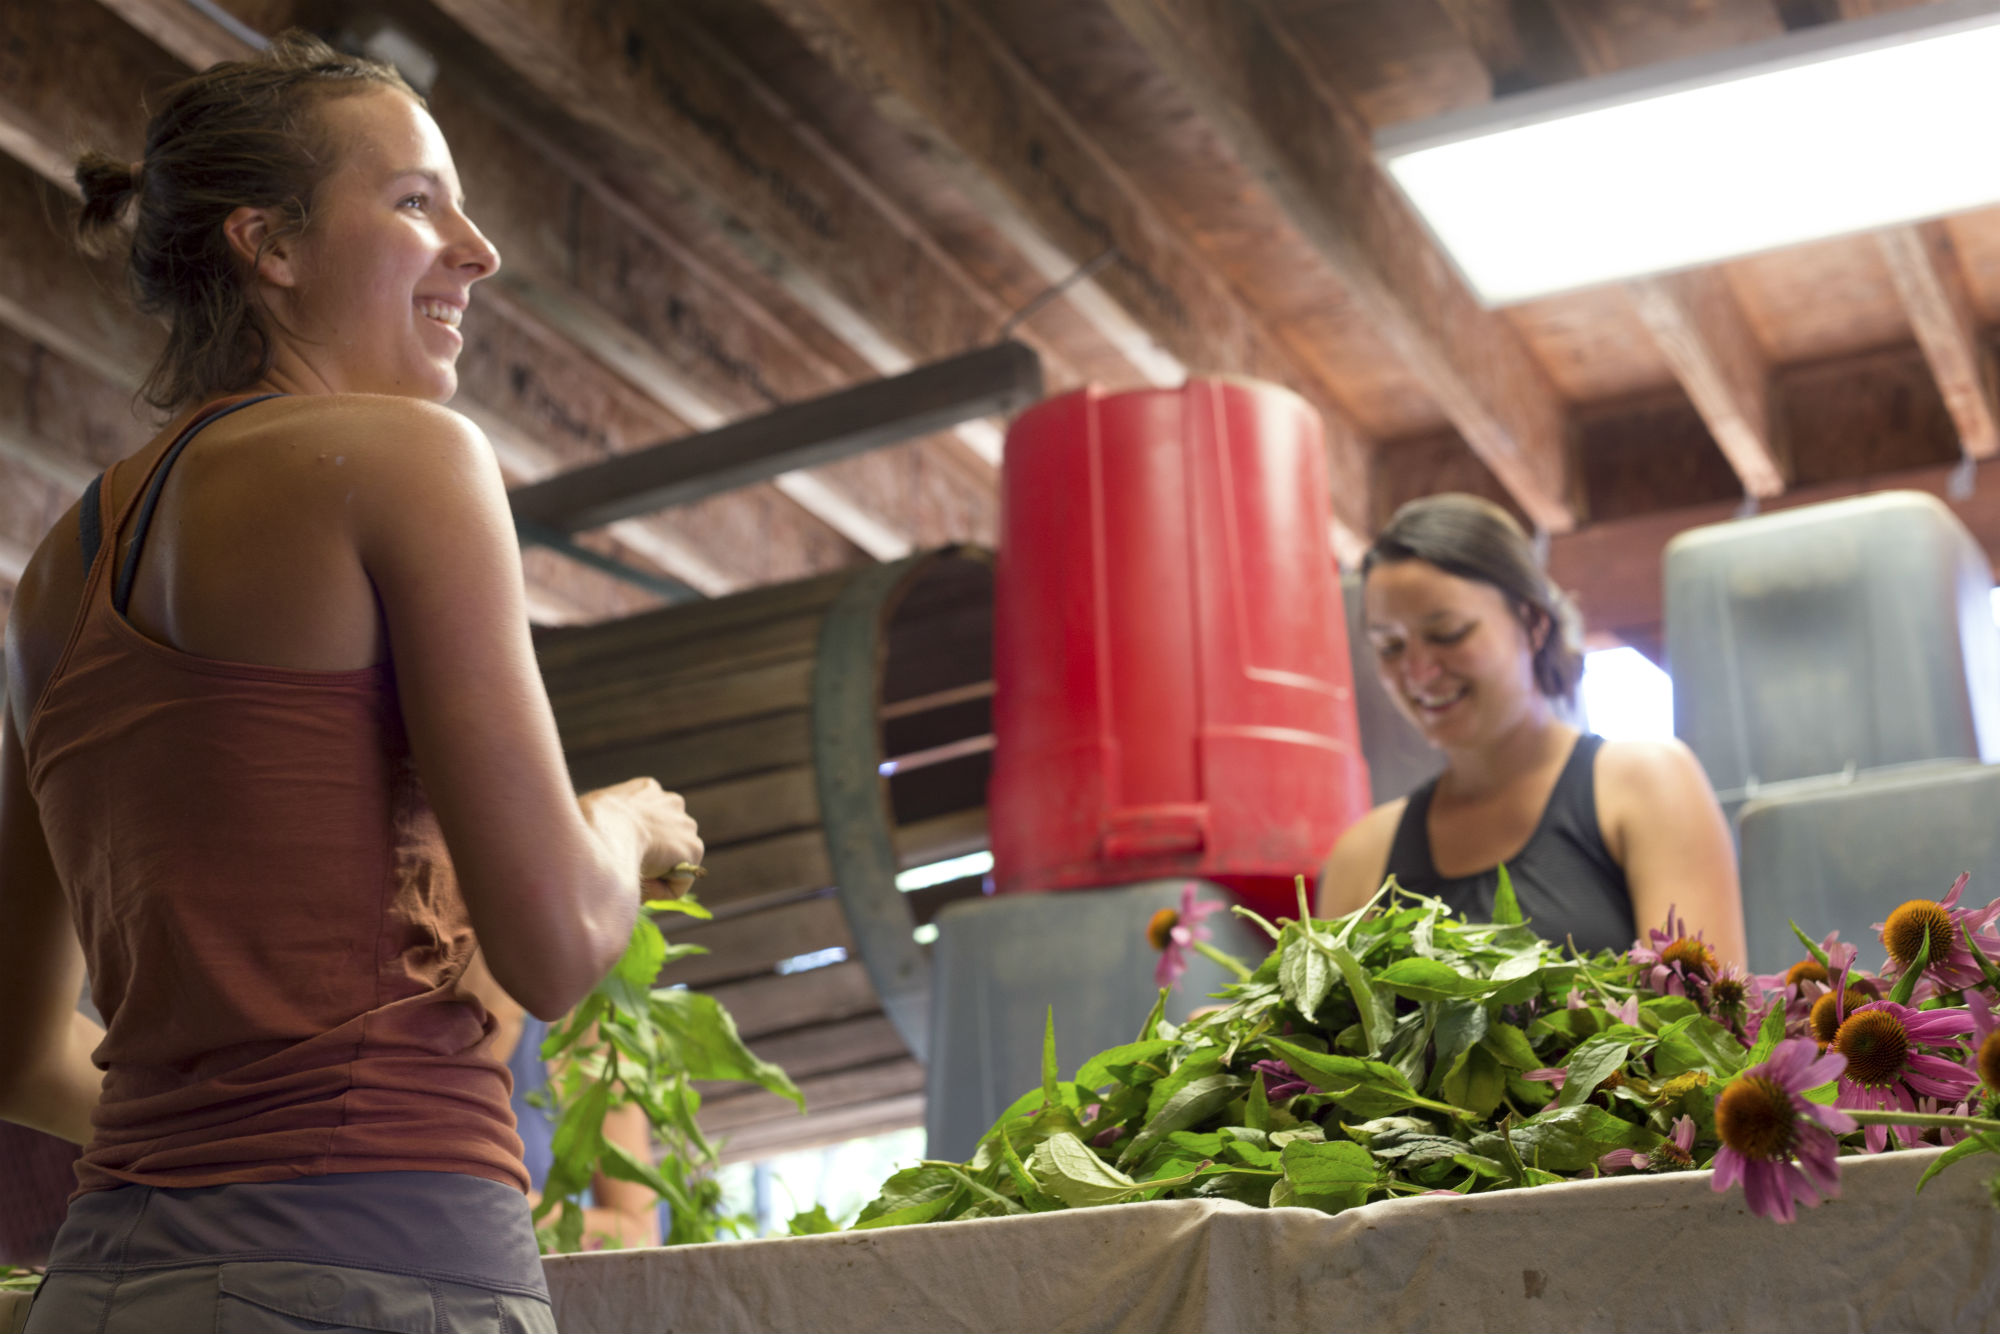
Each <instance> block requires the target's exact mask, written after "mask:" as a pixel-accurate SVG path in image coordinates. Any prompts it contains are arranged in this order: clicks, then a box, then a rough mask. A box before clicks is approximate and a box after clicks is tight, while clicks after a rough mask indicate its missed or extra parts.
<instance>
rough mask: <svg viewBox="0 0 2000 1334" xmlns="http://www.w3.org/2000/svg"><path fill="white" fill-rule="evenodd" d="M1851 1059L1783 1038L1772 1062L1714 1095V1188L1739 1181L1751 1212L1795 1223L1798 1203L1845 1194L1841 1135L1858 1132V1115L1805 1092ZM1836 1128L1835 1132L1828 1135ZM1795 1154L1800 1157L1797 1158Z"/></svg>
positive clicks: (1815, 1202)
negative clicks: (1838, 1137) (1840, 1161)
mask: <svg viewBox="0 0 2000 1334" xmlns="http://www.w3.org/2000/svg"><path fill="white" fill-rule="evenodd" d="M1846 1064H1847V1061H1846V1058H1845V1057H1842V1056H1839V1055H1832V1054H1829V1055H1826V1056H1821V1057H1819V1058H1818V1059H1817V1060H1815V1059H1814V1050H1813V1044H1812V1043H1811V1042H1808V1041H1806V1040H1805V1039H1803V1038H1793V1039H1790V1040H1788V1041H1785V1042H1780V1043H1779V1044H1778V1046H1777V1049H1776V1050H1774V1051H1773V1052H1772V1053H1771V1059H1770V1060H1768V1061H1765V1062H1764V1063H1763V1064H1762V1065H1756V1066H1752V1067H1751V1068H1750V1069H1748V1070H1745V1071H1744V1072H1743V1073H1742V1074H1740V1075H1738V1076H1737V1077H1736V1078H1735V1079H1733V1080H1731V1081H1730V1082H1729V1085H1728V1087H1726V1088H1724V1089H1723V1090H1722V1093H1721V1094H1720V1095H1719V1096H1718V1097H1717V1098H1716V1100H1715V1133H1716V1136H1717V1138H1719V1139H1720V1140H1721V1141H1722V1148H1721V1149H1720V1150H1718V1151H1717V1153H1716V1155H1715V1189H1717V1190H1727V1189H1729V1188H1730V1187H1731V1186H1733V1185H1735V1184H1736V1183H1737V1182H1738V1181H1741V1182H1742V1183H1743V1196H1744V1199H1745V1200H1747V1201H1748V1202H1749V1205H1750V1212H1752V1213H1754V1214H1758V1215H1761V1216H1762V1217H1765V1218H1775V1219H1777V1220H1778V1221H1779V1222H1781V1223H1789V1222H1791V1221H1792V1218H1793V1216H1794V1214H1793V1208H1792V1206H1793V1205H1794V1204H1795V1203H1796V1204H1803V1205H1804V1206H1806V1207H1807V1208H1808V1209H1810V1208H1812V1207H1813V1206H1814V1205H1816V1204H1818V1203H1819V1202H1820V1200H1821V1199H1829V1200H1830V1199H1833V1198H1834V1197H1836V1196H1837V1195H1839V1194H1840V1167H1839V1164H1838V1162H1837V1159H1838V1157H1839V1154H1840V1146H1839V1145H1838V1144H1837V1143H1835V1141H1834V1136H1835V1135H1844V1134H1846V1133H1847V1132H1848V1131H1850V1130H1852V1129H1854V1119H1853V1118H1852V1117H1850V1116H1848V1115H1847V1113H1845V1112H1843V1111H1840V1110H1838V1109H1836V1108H1833V1107H1821V1106H1819V1105H1818V1104H1817V1103H1811V1102H1807V1101H1806V1100H1805V1098H1804V1097H1802V1096H1801V1095H1802V1094H1803V1093H1804V1092H1805V1091H1806V1090H1807V1089H1813V1088H1818V1087H1819V1086H1820V1085H1821V1084H1824V1083H1826V1082H1827V1081H1828V1080H1829V1079H1833V1078H1835V1077H1836V1076H1838V1075H1839V1074H1840V1072H1841V1071H1842V1069H1844V1068H1845V1067H1846ZM1829 1132H1831V1133H1829ZM1794 1158H1796V1159H1797V1160H1798V1161H1797V1162H1794V1161H1793V1159H1794Z"/></svg>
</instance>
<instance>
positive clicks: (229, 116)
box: [76, 31, 423, 411]
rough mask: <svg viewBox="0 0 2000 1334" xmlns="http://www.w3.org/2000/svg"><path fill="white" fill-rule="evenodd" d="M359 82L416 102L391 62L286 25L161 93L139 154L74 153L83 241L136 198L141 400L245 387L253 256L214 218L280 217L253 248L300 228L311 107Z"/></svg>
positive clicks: (99, 236)
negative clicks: (144, 334)
mask: <svg viewBox="0 0 2000 1334" xmlns="http://www.w3.org/2000/svg"><path fill="white" fill-rule="evenodd" d="M371 88H393V89H396V90H397V91H399V92H402V93H405V94H407V95H408V96H410V97H412V98H415V99H416V101H417V102H418V104H419V105H422V104H423V99H422V98H421V97H418V96H417V94H416V93H415V92H414V91H413V90H412V89H411V88H410V85H409V84H408V83H406V82H404V80H403V77H402V76H401V75H399V74H398V73H396V71H395V70H394V69H393V68H391V67H390V66H388V65H382V64H378V63H376V62H375V61H372V60H364V59H361V58H359V57H356V56H349V55H343V54H342V53H341V52H339V51H336V50H334V49H333V48H332V47H331V46H328V45H327V44H326V43H325V42H322V41H321V40H319V39H318V38H317V37H313V36H311V35H309V34H306V33H302V32H296V31H294V32H287V33H284V34H283V35H281V36H279V37H278V38H277V39H276V40H275V41H273V42H272V43H271V45H270V46H269V47H267V48H266V49H265V50H263V51H262V52H260V53H258V54H257V55H255V56H253V57H251V58H250V59H248V60H230V61H224V62H222V63H221V64H218V65H211V66H210V67H209V68H208V69H206V70H204V71H202V72H201V73H200V74H197V75H195V76H194V77H193V78H190V79H185V80H183V81H182V82H180V83H179V84H176V85H175V86H174V87H173V88H171V89H170V90H168V92H167V98H166V103H165V105H163V106H162V107H161V108H160V110H159V112H158V113H157V114H155V115H154V116H153V118H152V119H151V120H150V121H149V122H148V123H147V125H146V154H145V157H144V158H142V159H141V160H140V161H138V162H121V161H119V160H118V159H116V158H114V157H111V156H110V155H109V154H106V153H100V152H89V153H85V154H84V155H83V156H82V157H80V158H79V159H77V164H76V183H77V185H78V186H79V187H80V188H81V189H82V191H83V212H82V214H81V216H79V218H78V219H77V239H78V242H79V243H80V244H81V245H82V246H83V248H84V249H85V250H86V251H88V252H90V253H92V254H102V253H104V252H106V251H108V250H110V249H112V248H113V246H114V244H115V242H116V240H117V237H118V233H119V228H120V223H121V221H122V219H123V218H124V216H125V214H126V211H127V210H128V209H131V208H133V207H134V206H135V205H136V208H135V209H134V213H135V216H134V219H133V227H132V238H131V246H130V250H129V252H128V256H127V260H126V278H127V281H128V282H129V283H130V285H131V288H132V295H133V299H134V300H135V301H136V302H137V304H138V307H139V309H140V310H142V311H144V312H145V313H146V314H149V315H157V316H161V317H163V318H164V319H165V320H166V323H167V327H168V334H167V345H166V347H165V348H164V349H163V350H162V351H161V353H160V357H159V360H158V361H156V362H154V363H153V368H152V370H151V371H150V372H149V373H148V374H147V376H146V381H145V384H144V385H143V386H142V387H141V390H140V392H141V393H142V394H143V395H144V396H145V398H146V401H147V402H149V403H151V404H153V405H154V406H155V407H158V408H162V409H165V410H168V411H172V410H174V409H176V408H179V407H182V406H184V405H186V404H189V403H192V402H197V401H199V400H201V399H205V398H211V397H214V396H215V395H217V394H225V393H229V392H232V391H234V390H238V389H242V388H245V387H246V386H248V385H250V384H251V383H253V382H255V381H256V380H257V378H258V377H259V376H261V375H263V374H264V373H265V372H266V371H268V370H269V369H270V368H271V354H272V346H271V337H270V333H269V331H268V330H267V329H266V328H265V326H264V318H265V315H264V312H263V311H262V309H261V307H260V305H259V303H258V302H257V301H256V299H255V296H254V294H253V289H252V287H251V284H250V283H249V281H248V271H249V269H251V268H254V264H253V265H249V266H246V265H245V264H244V263H243V262H242V260H241V259H240V257H238V256H237V254H236V253H235V252H234V251H233V250H232V249H231V248H230V245H229V241H228V238H227V237H226V236H224V234H223V230H222V229H223V223H224V222H226V221H227V220H228V218H229V215H230V214H231V213H233V212H235V211H236V210H237V209H239V208H245V207H248V208H268V209H271V210H273V211H275V212H276V213H277V215H278V219H279V222H278V226H277V227H276V228H275V229H274V230H273V232H272V233H271V234H270V235H269V236H267V237H266V238H265V241H264V243H263V244H264V246H265V247H268V246H269V245H270V244H271V242H272V241H274V240H278V239H282V238H286V237H292V236H299V235H303V234H304V233H305V231H306V229H307V227H308V225H309V223H310V221H311V218H312V204H313V195H314V192H315V191H316V190H317V189H318V187H319V185H320V183H321V182H322V181H324V180H325V179H326V176H327V174H328V172H330V171H331V170H332V168H333V165H334V149H333V145H332V144H330V143H329V142H327V139H326V136H325V133H324V129H323V126H322V125H321V124H320V121H319V117H318V116H317V115H316V114H315V113H316V111H317V107H318V104H319V103H320V102H321V101H322V100H324V99H326V98H329V97H338V96H344V95H346V94H349V93H356V92H363V91H366V90H368V89H371ZM258 258H260V259H261V258H262V251H261V250H260V251H259V255H258Z"/></svg>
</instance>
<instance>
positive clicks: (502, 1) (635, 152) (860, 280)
mask: <svg viewBox="0 0 2000 1334" xmlns="http://www.w3.org/2000/svg"><path fill="white" fill-rule="evenodd" d="M433 3H434V4H435V5H436V7H437V8H438V9H439V10H441V11H442V12H443V13H445V14H446V15H447V16H449V17H450V18H452V19H454V20H455V21H457V23H459V24H460V25H462V26H463V27H464V28H465V30H466V31H468V32H470V33H471V34H473V36H474V37H475V38H476V39H477V40H478V41H479V42H481V43H482V44H484V45H485V46H486V47H487V48H489V49H490V50H491V51H492V52H493V53H494V54H495V55H497V56H498V57H499V58H500V59H501V60H502V61H503V62H504V63H505V64H506V65H507V66H508V67H509V68H510V69H511V70H512V71H513V73H514V74H515V75H516V76H518V77H519V78H521V79H522V80H523V81H525V82H526V83H527V84H528V85H530V86H531V87H532V88H534V89H535V90H537V91H538V92H539V93H541V94H542V95H543V96H545V97H547V98H549V99H550V100H551V101H553V102H554V103H555V104H556V105H557V107H559V108H560V109H561V110H562V111H563V112H564V113H565V114H566V115H567V116H569V117H570V118H571V119H572V120H573V121H575V122H576V123H577V124H578V125H579V126H581V127H582V128H583V129H584V130H585V131H586V135H585V136H584V138H586V139H588V140H590V141H591V143H589V144H583V145H580V146H579V148H578V151H579V153H581V154H583V155H584V156H586V157H590V158H593V159H594V160H595V161H594V162H593V164H592V165H593V166H597V165H601V166H602V167H603V168H604V169H605V170H606V173H607V175H608V176H609V177H610V178H611V179H614V180H616V179H621V178H623V177H625V176H628V175H636V176H638V177H640V178H643V179H644V180H646V181H647V182H649V183H650V186H651V188H653V189H656V190H661V191H664V192H666V193H668V194H671V195H676V196H688V195H693V196H695V197H697V198H698V199H699V201H700V202H701V205H702V207H703V208H704V209H705V211H707V212H708V213H709V214H710V216H711V217H712V218H713V219H714V221H715V223H716V225H717V226H718V227H720V228H721V229H722V230H723V231H724V232H725V234H726V235H728V236H729V237H730V239H731V240H733V241H736V242H737V243H739V244H740V245H742V246H743V247H744V248H745V249H746V252H748V253H751V254H753V255H755V256H757V257H758V259H759V260H760V262H763V263H765V264H767V265H769V267H770V268H771V270H772V271H773V273H774V274H775V276H777V277H778V278H779V280H780V281H781V282H783V283H784V284H785V285H786V286H787V290H788V291H790V292H791V293H792V295H793V296H795V297H796V298H797V299H798V300H799V301H800V302H801V303H802V304H805V305H806V306H807V307H808V308H809V309H811V310H813V311H814V313H815V314H816V315H817V316H818V317H819V318H820V319H821V320H822V322H824V323H825V324H827V325H828V326H829V327H831V328H834V329H836V330H837V331H838V332H839V333H840V334H841V336H842V337H843V338H844V339H845V341H847V342H848V343H849V345H850V346H851V347H853V348H854V349H855V351H856V352H857V353H859V354H860V355H861V356H862V357H863V358H864V359H865V360H867V361H868V362H869V364H871V365H873V366H874V367H875V368H876V370H877V371H878V372H879V373H881V374H885V375H889V374H898V373H901V372H902V371H905V370H908V369H910V368H911V367H912V366H913V365H916V364H918V363H920V362H925V361H932V360H937V359H940V358H943V357H948V356H952V355H955V354H957V353H960V352H964V351H966V350H968V349H970V348H973V347H978V346H982V345H984V344H986V343H990V342H991V341H992V340H993V338H994V337H995V336H996V335H997V334H998V332H999V330H1000V328H1001V326H1002V325H1003V324H1004V323H1005V321H1006V319H1007V316H1008V314H1009V311H1008V310H1007V309H1006V308H1005V307H1004V306H1003V305H1002V304H1001V303H1000V302H999V301H998V300H997V298H995V297H994V296H993V294H992V293H991V292H990V291H987V290H986V289H985V288H983V287H982V286H980V284H978V283H977V282H976V281H975V280H974V279H973V278H972V277H971V276H970V274H968V273H967V272H966V270H965V269H964V267H963V266H962V265H960V264H959V263H958V262H957V261H955V260H954V259H953V258H952V257H951V256H950V255H949V254H948V253H946V251H945V250H944V249H943V248H942V247H941V246H940V245H939V244H938V243H937V241H936V240H935V239H934V238H933V237H931V236H930V235H928V234H927V233H926V232H925V231H924V230H923V228H922V227H920V226H919V225H918V224H917V223H916V222H915V221H914V220H913V219H911V218H910V217H909V216H908V215H906V214H905V213H904V212H903V211H902V210H900V209H899V208H897V207H896V206H895V205H894V204H893V203H892V202H891V201H890V200H889V199H888V198H887V197H886V196H885V195H884V194H883V193H882V192H881V191H879V190H877V189H875V188H874V187H873V186H872V185H871V184H870V182H869V181H868V180H867V178H866V177H865V176H864V175H863V174H862V173H861V172H860V171H859V170H858V169H857V168H855V167H854V165H853V164H852V163H851V162H849V161H848V160H847V159H845V158H844V157H843V156H842V155H841V154H840V153H839V151H838V150H837V149H836V148H835V147H834V146H833V145H832V144H830V143H828V142H827V141H826V140H825V139H824V138H823V137H822V136H821V135H819V134H818V133H817V132H816V131H815V130H814V129H813V128H812V127H811V126H810V125H808V124H806V123H805V121H804V119H803V118H802V117H800V116H799V115H797V114H796V113H795V112H794V111H793V109H792V108H790V107H789V106H788V105H787V104H786V103H785V101H784V99H783V98H782V96H781V95H780V94H779V93H777V92H776V91H774V90H772V89H770V88H768V87H766V86H764V85H763V84H762V83H761V82H760V81H758V80H757V79H756V78H755V77H754V76H753V75H751V74H750V73H749V72H748V71H747V70H746V69H744V68H743V66H742V64H741V62H739V61H737V60H736V59H734V58H733V57H732V56H731V54H730V53H729V51H728V50H727V49H726V48H724V47H723V46H721V44H720V43H718V42H716V41H715V40H714V39H713V37H712V36H711V35H709V34H708V33H707V32H706V31H704V30H703V29H702V28H700V27H699V26H698V25H696V24H693V23H691V22H688V21H687V20H686V18H685V16H683V15H681V14H679V13H677V12H675V11H674V10H673V9H672V7H670V6H662V5H657V4H650V5H649V4H642V3H639V0H603V2H602V3H597V4H593V5H591V6H589V7H587V8H583V9H579V8H577V7H575V6H572V5H570V4H567V3H565V0H433ZM1022 336H1023V338H1024V340H1025V341H1028V342H1030V343H1032V344H1034V345H1035V346H1036V350H1037V351H1038V352H1039V353H1040V354H1041V355H1042V358H1043V361H1044V365H1045V366H1046V367H1047V368H1048V370H1049V373H1050V378H1051V379H1052V380H1054V381H1056V382H1058V383H1067V382H1071V381H1073V380H1074V378H1075V377H1074V373H1073V370H1072V368H1070V367H1069V366H1068V365H1067V363H1066V362H1064V360H1063V359H1062V358H1061V357H1060V356H1059V355H1057V354H1055V353H1054V352H1053V351H1052V350H1051V349H1050V348H1048V347H1046V346H1044V345H1042V344H1040V343H1039V342H1037V340H1035V339H1034V337H1033V335H1032V334H1031V333H1027V332H1024V333H1023V335H1022ZM955 434H956V435H957V436H958V437H959V438H960V439H961V440H964V441H966V444H965V448H966V449H967V450H968V452H969V454H970V455H971V456H972V457H974V458H976V459H979V460H981V461H982V462H983V463H984V465H985V466H987V467H989V468H990V467H991V466H993V465H995V464H997V462H998V453H997V445H998V433H997V432H996V431H995V430H994V429H993V428H992V427H991V426H990V425H989V424H984V423H981V424H979V426H978V429H976V430H969V429H968V428H960V430H959V431H958V432H955Z"/></svg>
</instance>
